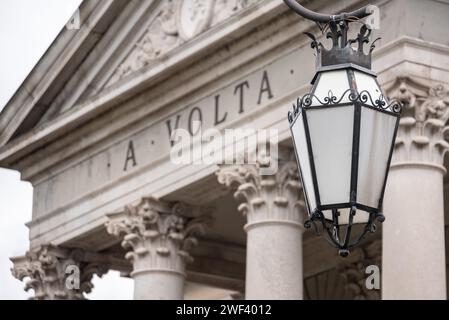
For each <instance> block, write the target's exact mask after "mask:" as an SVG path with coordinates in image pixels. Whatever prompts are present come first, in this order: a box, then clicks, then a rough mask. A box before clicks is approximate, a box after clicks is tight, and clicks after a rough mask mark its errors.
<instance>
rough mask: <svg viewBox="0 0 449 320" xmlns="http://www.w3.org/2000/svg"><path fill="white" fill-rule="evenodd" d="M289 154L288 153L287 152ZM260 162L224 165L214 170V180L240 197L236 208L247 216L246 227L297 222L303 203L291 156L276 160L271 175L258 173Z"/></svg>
mask: <svg viewBox="0 0 449 320" xmlns="http://www.w3.org/2000/svg"><path fill="white" fill-rule="evenodd" d="M290 154H291V153H290ZM260 168H261V164H260V163H259V162H257V163H256V164H245V165H228V166H222V167H220V170H219V171H218V172H217V178H218V182H219V183H221V184H223V185H226V186H227V187H229V188H230V189H231V190H233V191H234V197H235V198H236V199H242V200H244V202H243V203H242V204H240V206H239V207H238V210H239V211H240V212H241V213H242V214H243V215H245V216H246V217H247V220H248V224H247V226H246V228H248V227H250V226H251V225H253V224H256V223H267V222H278V223H286V222H287V223H293V224H297V225H298V226H301V228H302V223H303V213H304V212H305V210H306V209H305V203H304V200H303V199H304V197H303V193H302V184H301V182H300V178H299V172H298V166H297V163H296V161H295V159H294V157H292V156H289V157H288V158H287V160H279V165H278V170H277V172H276V173H275V174H273V175H261V174H260V170H259V169H260Z"/></svg>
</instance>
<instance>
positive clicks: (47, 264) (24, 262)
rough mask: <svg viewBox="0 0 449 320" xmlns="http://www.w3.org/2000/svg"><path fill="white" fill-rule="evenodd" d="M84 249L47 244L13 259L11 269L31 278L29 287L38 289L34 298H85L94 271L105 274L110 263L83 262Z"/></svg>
mask: <svg viewBox="0 0 449 320" xmlns="http://www.w3.org/2000/svg"><path fill="white" fill-rule="evenodd" d="M83 256H84V252H83V251H82V250H78V249H74V250H70V249H62V248H57V247H54V246H51V245H45V246H42V247H40V248H39V249H37V250H33V251H28V252H27V253H26V255H25V256H22V257H15V258H11V261H12V262H13V264H14V266H13V268H12V269H11V272H12V274H13V276H14V277H16V278H17V279H19V280H21V281H22V280H23V279H24V278H29V280H28V281H27V282H26V285H25V290H26V291H28V290H30V289H33V290H34V297H32V298H31V299H34V300H83V299H85V297H84V293H90V292H91V290H92V288H93V285H92V277H93V275H94V274H96V275H98V276H100V277H101V276H102V275H103V274H105V273H106V272H107V271H108V266H107V265H104V264H100V263H88V262H82V261H83V260H84V259H83Z"/></svg>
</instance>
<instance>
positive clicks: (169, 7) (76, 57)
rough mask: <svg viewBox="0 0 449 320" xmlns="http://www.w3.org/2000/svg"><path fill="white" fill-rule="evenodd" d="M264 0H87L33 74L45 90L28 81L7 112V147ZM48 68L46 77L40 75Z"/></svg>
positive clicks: (2, 119) (1, 123) (3, 124)
mask: <svg viewBox="0 0 449 320" xmlns="http://www.w3.org/2000/svg"><path fill="white" fill-rule="evenodd" d="M260 2H263V0H154V1H125V0H110V1H91V0H87V1H84V2H83V3H82V5H81V6H80V10H79V15H80V17H79V18H80V23H81V27H80V29H78V30H68V29H67V28H64V29H63V30H62V31H61V33H60V35H59V36H58V38H57V39H56V40H55V41H54V43H53V44H52V45H51V47H50V48H49V50H48V51H47V53H46V54H45V55H44V56H43V57H42V58H41V61H40V63H39V64H38V65H37V66H36V68H35V69H34V70H33V71H32V73H31V74H30V75H31V78H33V74H35V78H36V80H35V82H37V81H41V83H40V84H39V86H35V85H34V87H36V88H37V89H41V90H40V91H39V92H37V91H36V92H34V91H33V92H28V91H29V90H27V86H28V84H27V83H26V81H25V83H24V84H23V85H22V87H21V88H19V90H18V93H16V95H15V97H14V98H13V99H12V100H11V101H10V103H9V104H11V106H8V105H9V104H8V105H7V107H6V108H5V110H4V112H2V114H1V116H0V146H2V145H5V144H7V143H8V142H9V141H11V140H14V139H16V138H18V137H20V136H22V135H24V134H26V133H28V132H30V131H32V130H33V129H35V128H39V127H45V125H46V124H47V123H50V122H52V121H56V120H57V119H59V118H61V117H63V116H64V114H66V113H68V112H70V111H72V110H73V109H76V108H82V107H83V104H85V103H86V101H89V100H92V99H95V97H96V96H99V95H101V93H102V92H104V91H105V90H107V89H109V88H111V87H114V86H119V85H120V84H123V83H125V82H126V81H127V80H126V79H130V78H132V77H133V76H135V75H136V74H139V73H141V72H142V70H145V69H149V68H151V67H152V66H154V65H157V64H160V63H161V62H163V61H164V59H166V56H167V55H170V54H172V53H173V51H182V50H189V43H191V42H192V41H194V40H195V39H197V38H199V37H200V36H202V35H203V34H205V33H206V31H211V32H209V34H213V32H212V31H213V29H214V28H220V26H223V25H224V24H225V23H226V21H227V20H230V19H231V18H232V17H234V19H235V18H237V17H238V15H239V14H240V13H242V12H244V11H245V9H247V8H249V7H251V6H253V5H255V4H256V3H260ZM58 57H59V58H58ZM61 57H62V58H61ZM44 67H45V68H44ZM42 73H45V74H46V76H47V77H43V78H39V75H40V74H42ZM29 78H30V77H29ZM47 78H48V79H47ZM38 79H39V80H38ZM27 81H28V79H27ZM44 82H45V83H44ZM8 109H9V110H8ZM14 112H16V113H17V112H18V115H16V114H14ZM14 120H17V122H14V123H13V124H11V121H14Z"/></svg>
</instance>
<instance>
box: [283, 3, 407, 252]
mask: <svg viewBox="0 0 449 320" xmlns="http://www.w3.org/2000/svg"><path fill="white" fill-rule="evenodd" d="M284 2H285V3H286V4H287V5H288V6H289V7H290V8H291V9H293V10H294V11H295V12H296V13H298V14H299V15H301V16H303V17H305V18H307V19H310V20H313V21H315V22H316V23H317V24H318V26H319V28H320V29H321V31H322V32H323V34H324V33H325V31H326V30H329V32H328V33H327V35H326V36H327V38H331V39H332V43H333V46H332V48H331V49H330V50H327V49H326V48H325V47H324V46H323V45H322V44H321V43H319V42H318V41H317V40H316V39H315V37H314V36H313V35H312V34H311V33H305V34H306V35H307V36H308V37H309V38H311V39H312V43H311V47H312V48H313V49H315V50H316V52H317V72H316V75H315V77H314V78H313V80H312V85H313V87H312V90H311V91H310V93H308V94H306V95H304V96H303V97H302V98H298V99H297V101H296V104H294V105H293V111H290V112H289V113H288V120H289V123H290V129H291V130H292V128H293V126H294V125H295V123H296V121H297V120H298V119H299V118H300V115H301V114H303V116H302V121H303V126H304V132H305V140H306V145H307V146H306V148H307V150H308V157H309V159H308V160H309V166H310V173H311V178H312V184H313V189H314V190H313V192H314V198H315V199H314V200H315V202H316V208H311V207H310V200H309V199H308V193H307V190H306V186H305V185H304V184H303V190H304V195H305V203H306V206H307V209H308V213H309V219H308V220H306V221H305V223H304V226H305V227H306V228H311V227H312V226H313V227H314V229H315V231H316V232H317V234H318V235H323V233H324V238H325V239H326V240H327V241H328V242H329V243H330V244H331V245H332V246H334V247H336V248H338V249H339V253H340V255H341V256H343V257H346V256H347V255H348V254H349V249H350V248H352V247H354V246H356V245H358V244H359V243H360V241H362V240H363V239H364V238H365V237H366V235H367V234H368V233H373V232H375V231H376V224H375V223H376V221H379V222H383V221H384V220H385V217H384V215H383V213H382V204H383V197H384V193H385V187H386V183H387V177H388V173H389V167H390V163H391V158H392V154H393V148H394V141H395V139H396V135H397V131H398V127H399V120H400V115H401V112H402V105H401V103H400V102H399V101H396V100H392V101H390V102H388V101H387V99H386V97H385V94H384V93H383V91H382V89H381V87H380V85H379V83H378V81H377V79H376V74H375V73H374V72H372V71H371V53H372V51H373V49H374V43H375V42H376V41H377V40H378V39H379V38H378V39H376V40H374V42H373V43H372V45H371V48H370V51H369V54H365V53H364V50H363V45H364V44H365V43H368V42H369V36H370V35H371V30H370V29H369V28H368V27H367V26H366V25H365V24H363V23H362V27H361V29H360V33H359V34H358V36H357V38H356V39H350V40H348V37H347V35H348V29H349V27H348V25H349V23H350V22H360V21H359V20H360V19H361V18H364V17H366V16H368V15H370V14H371V12H370V10H369V7H370V6H367V7H363V8H361V9H358V10H356V11H353V12H351V13H342V14H339V15H323V14H319V13H315V12H313V11H310V10H308V9H306V8H304V7H303V6H301V5H299V4H298V3H297V2H296V1H294V0H284ZM322 23H326V26H323V25H322ZM356 42H358V50H354V49H353V48H352V44H353V43H356ZM334 70H345V71H346V73H347V77H348V82H349V89H348V90H346V91H345V92H344V93H343V94H342V95H341V96H340V97H336V96H334V94H333V93H332V90H329V93H328V96H327V97H324V98H321V99H320V98H319V97H317V96H316V95H315V90H316V88H317V85H318V83H319V81H320V77H321V75H322V73H323V72H326V71H334ZM355 71H357V72H362V73H365V74H368V75H370V76H372V77H373V78H374V80H375V83H376V84H377V86H378V87H379V89H380V90H381V92H382V93H381V94H380V96H379V97H372V96H371V94H370V92H369V91H367V90H362V91H360V92H359V91H358V89H357V86H356V81H355ZM314 101H318V104H317V103H315V102H314ZM344 106H346V107H347V106H354V120H353V132H352V134H353V140H352V154H351V177H350V190H349V192H350V193H349V202H347V203H336V204H326V205H322V204H321V200H320V190H319V185H318V179H317V172H316V168H315V161H314V155H313V147H312V141H311V135H310V131H309V125H308V120H307V116H306V115H307V112H308V110H310V109H312V108H313V109H319V108H329V107H332V108H335V107H344ZM362 108H369V109H373V110H375V111H376V112H383V113H386V114H388V115H390V116H393V117H396V124H395V128H394V133H393V140H392V141H391V147H390V150H389V155H388V161H387V166H386V170H385V175H384V178H383V181H382V182H383V183H382V187H381V193H380V198H379V201H378V205H377V207H370V206H367V205H364V204H361V203H359V202H358V201H357V183H358V172H359V158H360V154H359V149H360V135H361V114H362ZM300 121H301V120H300ZM292 139H293V141H294V134H293V131H292ZM293 144H294V147H295V154H296V156H297V163H298V167H299V173H300V176H301V180H302V181H304V179H303V172H302V170H303V168H301V164H300V161H299V158H298V150H296V143H295V141H294V143H293ZM341 209H349V217H348V223H347V224H345V232H343V230H342V225H340V224H339V216H340V211H339V210H341ZM357 210H361V211H364V212H366V213H368V214H369V217H368V222H366V223H365V225H364V228H363V230H362V231H361V233H360V235H358V236H357V237H353V238H352V237H351V235H352V234H351V233H352V231H353V230H352V229H353V226H354V217H355V215H356V213H357ZM323 211H331V212H332V218H331V219H330V218H326V217H325V215H324V213H323ZM320 227H321V228H320Z"/></svg>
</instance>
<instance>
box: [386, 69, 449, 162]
mask: <svg viewBox="0 0 449 320" xmlns="http://www.w3.org/2000/svg"><path fill="white" fill-rule="evenodd" d="M388 91H389V96H390V97H391V98H395V99H398V100H399V101H401V102H402V104H403V105H404V109H403V110H404V111H403V115H402V118H401V120H400V124H399V129H398V135H397V139H396V143H395V152H394V154H393V159H392V165H395V164H396V163H403V162H407V161H412V162H414V161H415V162H416V161H418V162H427V163H430V164H434V165H437V166H440V167H441V166H442V164H443V160H444V155H445V153H446V151H448V150H449V144H448V143H447V132H448V126H447V122H448V120H449V92H448V91H447V89H446V88H445V87H444V85H442V84H427V83H422V82H418V80H415V79H411V78H409V77H399V78H398V79H397V80H396V82H395V83H394V84H393V86H392V87H391V88H390V89H389V90H388Z"/></svg>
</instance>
